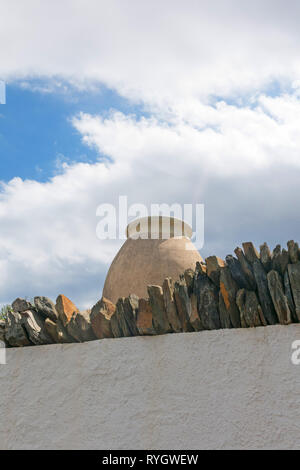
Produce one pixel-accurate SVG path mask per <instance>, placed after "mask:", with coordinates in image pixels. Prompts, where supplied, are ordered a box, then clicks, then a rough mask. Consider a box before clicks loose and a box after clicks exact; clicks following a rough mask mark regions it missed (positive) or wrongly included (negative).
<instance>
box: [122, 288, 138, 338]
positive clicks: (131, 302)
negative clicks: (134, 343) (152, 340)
mask: <svg viewBox="0 0 300 470" xmlns="http://www.w3.org/2000/svg"><path fill="white" fill-rule="evenodd" d="M138 308H139V298H138V296H137V295H135V294H131V295H129V296H128V297H126V298H125V300H124V315H125V320H126V323H127V325H128V328H129V331H130V333H131V335H132V336H138V335H139V331H138V328H137V326H136V321H137V313H138Z"/></svg>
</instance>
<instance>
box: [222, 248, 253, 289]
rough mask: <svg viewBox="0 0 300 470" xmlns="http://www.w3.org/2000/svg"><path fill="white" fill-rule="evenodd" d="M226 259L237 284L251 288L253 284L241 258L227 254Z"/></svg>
mask: <svg viewBox="0 0 300 470" xmlns="http://www.w3.org/2000/svg"><path fill="white" fill-rule="evenodd" d="M225 260H226V263H227V266H228V268H229V270H230V273H231V276H232V277H233V279H234V280H235V282H236V283H237V285H238V286H239V287H240V288H245V289H251V284H250V283H249V281H248V279H247V277H246V275H245V273H244V271H243V269H242V266H241V264H240V262H239V260H238V259H237V258H235V257H234V256H232V255H227V256H226V258H225Z"/></svg>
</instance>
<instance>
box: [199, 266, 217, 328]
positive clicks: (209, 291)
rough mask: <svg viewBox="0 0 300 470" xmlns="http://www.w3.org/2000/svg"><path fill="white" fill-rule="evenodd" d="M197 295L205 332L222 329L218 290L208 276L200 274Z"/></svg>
mask: <svg viewBox="0 0 300 470" xmlns="http://www.w3.org/2000/svg"><path fill="white" fill-rule="evenodd" d="M195 294H196V296H197V304H198V314H199V317H200V320H201V324H202V325H203V328H204V329H205V330H215V329H219V328H220V327H221V323H220V316H219V310H218V304H219V296H218V289H217V288H216V286H215V284H214V283H213V282H212V281H211V280H210V279H209V277H208V276H206V274H202V273H201V272H198V274H197V277H196V279H195Z"/></svg>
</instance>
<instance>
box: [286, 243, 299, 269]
mask: <svg viewBox="0 0 300 470" xmlns="http://www.w3.org/2000/svg"><path fill="white" fill-rule="evenodd" d="M287 246H288V253H289V257H290V261H291V263H292V264H294V263H298V261H299V245H298V243H295V242H294V240H289V241H288V242H287Z"/></svg>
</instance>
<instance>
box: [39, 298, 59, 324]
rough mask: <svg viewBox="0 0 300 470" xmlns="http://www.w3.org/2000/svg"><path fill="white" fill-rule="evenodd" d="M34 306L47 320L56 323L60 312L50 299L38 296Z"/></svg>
mask: <svg viewBox="0 0 300 470" xmlns="http://www.w3.org/2000/svg"><path fill="white" fill-rule="evenodd" d="M34 306H35V308H36V310H37V311H38V312H39V313H40V314H41V315H42V316H43V317H45V318H50V320H52V321H54V322H56V321H57V319H58V312H57V310H56V308H55V304H54V302H52V300H51V299H48V297H41V296H37V297H35V298H34Z"/></svg>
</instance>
